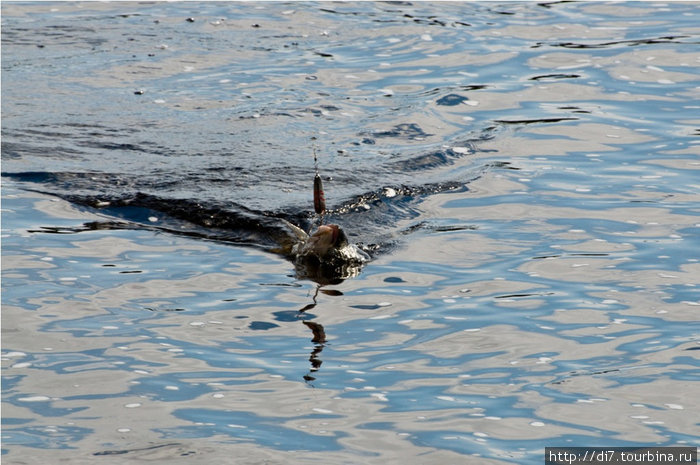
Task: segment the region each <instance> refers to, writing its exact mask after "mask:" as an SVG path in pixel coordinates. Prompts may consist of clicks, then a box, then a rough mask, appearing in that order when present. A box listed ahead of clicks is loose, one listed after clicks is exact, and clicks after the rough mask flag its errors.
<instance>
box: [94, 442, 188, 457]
mask: <svg viewBox="0 0 700 465" xmlns="http://www.w3.org/2000/svg"><path fill="white" fill-rule="evenodd" d="M178 446H180V444H178V443H176V442H171V443H168V444H156V445H153V446H148V447H138V448H134V449H114V450H103V451H100V452H95V453H93V454H92V455H94V456H103V455H125V454H131V453H135V452H148V451H152V450H156V449H162V448H164V447H178ZM185 455H190V454H180V456H185Z"/></svg>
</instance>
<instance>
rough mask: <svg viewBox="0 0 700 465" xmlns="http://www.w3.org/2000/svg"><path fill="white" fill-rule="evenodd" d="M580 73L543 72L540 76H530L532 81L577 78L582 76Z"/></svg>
mask: <svg viewBox="0 0 700 465" xmlns="http://www.w3.org/2000/svg"><path fill="white" fill-rule="evenodd" d="M580 77H581V75H580V74H557V73H555V74H542V75H539V76H533V77H531V78H528V79H529V80H530V81H556V80H559V79H577V78H580Z"/></svg>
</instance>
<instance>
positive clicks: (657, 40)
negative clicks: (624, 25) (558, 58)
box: [532, 35, 700, 49]
mask: <svg viewBox="0 0 700 465" xmlns="http://www.w3.org/2000/svg"><path fill="white" fill-rule="evenodd" d="M691 37H692V36H687V35H677V36H661V37H651V38H648V39H626V40H615V41H610V42H598V43H589V44H584V43H578V42H558V43H552V44H547V43H543V42H538V43H537V44H536V45H533V46H532V48H538V47H542V46H549V47H561V48H573V49H598V48H616V47H619V46H623V47H638V46H643V45H658V44H669V43H672V44H697V43H700V42H697V41H683V40H680V39H689V38H691Z"/></svg>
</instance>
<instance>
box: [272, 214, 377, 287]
mask: <svg viewBox="0 0 700 465" xmlns="http://www.w3.org/2000/svg"><path fill="white" fill-rule="evenodd" d="M285 223H286V226H287V228H288V229H289V231H290V232H291V233H292V234H291V235H290V236H289V238H288V240H286V241H284V242H285V243H283V244H280V245H281V246H282V247H281V248H280V249H278V251H279V252H282V254H284V255H286V256H287V257H288V258H289V259H290V260H291V261H293V262H294V265H295V268H296V271H297V275H299V276H300V277H308V278H311V279H313V280H315V281H318V280H319V279H321V278H324V280H331V281H332V280H334V279H341V280H342V279H347V278H351V277H353V276H357V275H358V274H359V272H360V270H361V268H362V266H363V265H364V264H365V263H367V262H368V261H369V260H370V256H369V255H368V254H367V252H365V251H364V250H362V249H360V248H359V247H357V246H356V245H355V244H351V243H350V242H349V241H348V237H347V235H346V234H345V231H343V229H342V228H341V227H340V226H338V225H337V224H327V225H321V226H319V227H318V228H317V229H316V230H315V231H314V232H313V233H312V234H311V235H308V234H306V232H304V230H302V229H301V228H299V227H298V226H295V225H293V224H292V223H290V222H288V221H285Z"/></svg>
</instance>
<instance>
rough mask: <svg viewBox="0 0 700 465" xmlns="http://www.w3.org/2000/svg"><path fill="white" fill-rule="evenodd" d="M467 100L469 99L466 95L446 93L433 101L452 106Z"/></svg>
mask: <svg viewBox="0 0 700 465" xmlns="http://www.w3.org/2000/svg"><path fill="white" fill-rule="evenodd" d="M467 100H469V99H468V98H467V97H464V96H462V95H458V94H448V95H445V96H444V97H441V98H439V99H437V101H436V102H435V103H436V104H438V105H443V106H448V107H453V106H456V105H459V104H460V103H463V102H466V101H467Z"/></svg>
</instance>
